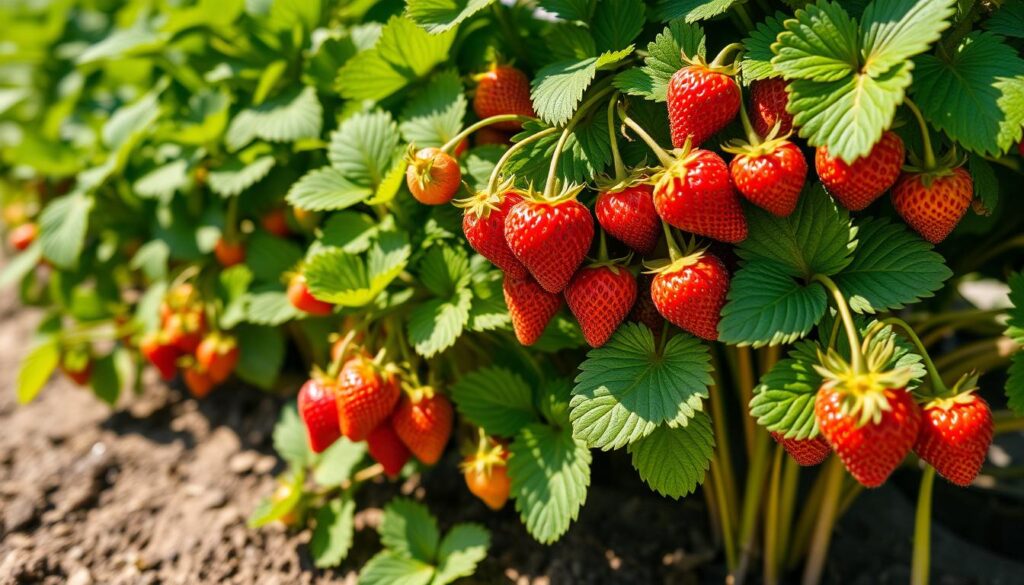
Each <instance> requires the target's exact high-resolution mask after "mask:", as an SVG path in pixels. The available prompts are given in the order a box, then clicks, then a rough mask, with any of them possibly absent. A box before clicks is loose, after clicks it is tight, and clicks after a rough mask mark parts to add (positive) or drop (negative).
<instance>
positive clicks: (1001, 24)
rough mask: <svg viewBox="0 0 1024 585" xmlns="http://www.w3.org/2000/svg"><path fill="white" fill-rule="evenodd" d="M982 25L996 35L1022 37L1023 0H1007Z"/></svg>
mask: <svg viewBox="0 0 1024 585" xmlns="http://www.w3.org/2000/svg"><path fill="white" fill-rule="evenodd" d="M983 26H984V27H985V28H986V29H988V30H989V31H990V32H993V33H995V34H997V35H1003V36H1004V37H1014V38H1018V39H1024V2H1022V1H1021V0H1008V1H1007V2H1005V3H1004V4H1003V5H1002V6H1000V7H999V9H998V10H997V11H996V13H995V14H993V15H992V17H991V18H989V19H988V20H986V21H985V22H984V23H983Z"/></svg>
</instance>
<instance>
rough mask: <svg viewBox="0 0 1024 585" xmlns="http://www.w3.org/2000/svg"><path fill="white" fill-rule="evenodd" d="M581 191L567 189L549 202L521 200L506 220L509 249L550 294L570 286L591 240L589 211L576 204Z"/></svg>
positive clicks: (536, 198) (535, 198)
mask: <svg viewBox="0 0 1024 585" xmlns="http://www.w3.org/2000/svg"><path fill="white" fill-rule="evenodd" d="M581 188H582V187H575V188H570V189H568V190H567V191H566V192H564V193H563V194H562V195H560V196H559V197H558V198H557V199H552V200H547V199H543V198H540V197H527V198H524V199H523V200H522V201H520V202H519V203H516V204H515V205H513V206H512V208H511V209H510V210H509V212H508V216H507V217H506V218H505V240H507V241H508V246H509V248H511V250H512V252H513V253H514V254H515V255H516V258H518V259H519V261H520V262H522V263H523V265H524V266H526V268H527V269H528V270H529V271H530V274H531V275H533V278H534V279H535V280H536V281H537V283H538V284H540V285H541V286H542V287H544V290H546V291H548V292H551V293H560V292H562V290H563V289H564V288H565V286H566V285H567V284H569V279H570V278H572V275H573V273H575V272H576V269H577V268H578V267H579V265H580V263H581V262H583V258H584V257H585V256H586V255H587V250H589V249H590V242H591V240H593V239H594V220H593V218H591V217H590V210H589V209H587V208H586V206H584V205H583V204H582V203H580V202H579V201H576V194H577V193H579V191H580V190H581Z"/></svg>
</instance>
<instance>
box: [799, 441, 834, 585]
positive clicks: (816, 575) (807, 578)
mask: <svg viewBox="0 0 1024 585" xmlns="http://www.w3.org/2000/svg"><path fill="white" fill-rule="evenodd" d="M823 473H824V474H825V487H824V491H823V493H822V496H821V507H820V508H818V522H817V524H815V526H814V536H813V537H812V538H811V549H810V551H809V553H808V557H807V564H806V565H805V566H804V575H803V579H802V580H801V583H803V585H818V584H819V583H821V573H822V571H823V570H824V568H825V557H826V556H827V555H828V547H829V544H831V541H832V527H833V525H834V524H835V518H836V510H837V509H838V507H839V495H840V493H841V492H842V487H843V463H842V461H840V460H839V457H836V456H835V455H833V456H832V457H831V458H829V460H828V463H827V467H826V469H825V471H824V472H823Z"/></svg>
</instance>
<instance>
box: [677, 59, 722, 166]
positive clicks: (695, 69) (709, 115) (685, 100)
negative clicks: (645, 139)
mask: <svg viewBox="0 0 1024 585" xmlns="http://www.w3.org/2000/svg"><path fill="white" fill-rule="evenodd" d="M667 98H668V120H669V124H670V125H671V127H672V144H673V146H675V147H676V148H681V147H682V146H683V144H685V143H686V140H687V138H689V139H690V145H691V146H693V147H694V148H696V147H697V146H700V145H701V144H702V143H703V142H704V141H705V140H707V139H708V138H711V136H712V135H713V134H715V133H716V132H718V131H719V130H721V129H722V128H725V127H726V126H727V125H728V124H729V122H731V121H732V119H733V118H735V117H736V114H737V113H739V111H740V88H739V85H737V84H736V80H735V79H733V78H732V77H730V76H729V75H727V74H725V73H722V72H721V71H716V70H714V69H712V68H711V67H708V66H707V65H703V64H701V63H695V64H693V65H688V66H686V67H683V68H682V69H680V70H679V71H676V72H675V74H673V75H672V79H670V80H669V82H668V95H667Z"/></svg>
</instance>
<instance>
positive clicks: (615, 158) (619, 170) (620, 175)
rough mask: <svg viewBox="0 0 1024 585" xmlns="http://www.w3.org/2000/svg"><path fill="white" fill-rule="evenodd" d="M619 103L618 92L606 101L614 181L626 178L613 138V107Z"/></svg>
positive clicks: (616, 142)
mask: <svg viewBox="0 0 1024 585" xmlns="http://www.w3.org/2000/svg"><path fill="white" fill-rule="evenodd" d="M618 104H619V94H618V92H616V93H615V95H613V96H612V99H611V100H609V101H608V140H609V144H611V146H612V164H613V165H614V166H615V181H616V182H622V181H624V180H625V179H626V165H624V164H622V155H621V154H619V141H618V140H616V139H615V107H616V106H617V105H618Z"/></svg>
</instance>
